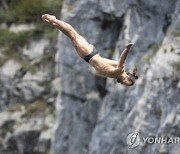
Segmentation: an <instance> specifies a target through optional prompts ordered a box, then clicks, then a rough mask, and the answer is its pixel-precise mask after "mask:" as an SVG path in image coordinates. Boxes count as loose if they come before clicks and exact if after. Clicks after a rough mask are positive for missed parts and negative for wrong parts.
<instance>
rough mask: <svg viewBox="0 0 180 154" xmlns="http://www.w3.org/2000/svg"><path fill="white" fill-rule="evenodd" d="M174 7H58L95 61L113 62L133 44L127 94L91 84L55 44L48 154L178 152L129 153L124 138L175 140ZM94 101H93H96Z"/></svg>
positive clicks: (171, 153)
mask: <svg viewBox="0 0 180 154" xmlns="http://www.w3.org/2000/svg"><path fill="white" fill-rule="evenodd" d="M179 12H180V1H178V0H171V1H156V0H148V1H142V0H139V1H131V0H127V1H125V0H124V1H123V0H118V1H117V0H112V1H109V0H100V1H95V0H87V1H84V0H79V1H70V0H65V1H64V5H63V8H62V17H61V19H62V20H63V21H67V22H69V23H70V24H71V25H72V26H73V27H75V29H76V30H77V31H78V32H79V33H80V34H81V35H83V36H84V37H85V38H86V39H87V40H88V41H89V42H90V43H92V44H93V45H95V46H96V47H98V49H99V52H100V54H101V55H103V56H105V57H107V58H114V59H118V57H119V54H120V52H121V51H122V49H123V48H124V43H125V42H127V41H132V42H135V45H134V46H133V48H132V50H131V51H130V54H129V55H128V59H127V62H126V67H127V68H131V67H132V66H133V65H134V63H136V64H137V66H138V68H139V71H140V78H139V79H138V81H137V82H136V84H135V85H134V86H133V87H130V88H127V87H123V86H122V85H119V84H116V83H115V82H113V81H112V80H111V79H105V78H101V77H98V76H95V75H93V74H92V73H91V71H90V68H91V66H89V65H88V64H87V63H85V62H84V61H83V60H82V59H80V58H79V57H78V55H77V54H76V52H75V49H74V48H73V46H72V44H71V42H70V40H69V39H68V38H67V37H66V36H64V35H62V34H61V35H60V37H59V44H58V49H59V53H58V54H59V58H60V59H59V62H60V65H61V72H60V73H61V90H62V92H61V94H60V95H59V97H58V99H57V104H56V106H57V120H56V124H55V130H56V131H55V136H54V139H53V146H52V152H53V154H59V153H63V154H76V153H77V154H124V153H126V154H144V153H146V154H152V153H153V154H158V153H168V154H179V153H180V149H179V147H180V146H179V144H180V143H176V144H175V143H174V144H147V143H146V144H145V143H142V144H140V145H139V146H138V147H136V148H135V149H129V148H128V146H127V143H126V136H127V135H128V134H129V133H132V132H139V134H140V137H141V138H142V137H147V136H156V137H157V136H167V137H180V131H179V130H180V112H179V110H180V104H179V102H180V95H179V92H180V88H179V85H180V81H179V78H180V73H179V71H180V66H179V64H180V56H179V53H180V48H179V44H180V39H179V38H180V37H179V33H180V16H179V15H180V13H179ZM97 94H98V95H97Z"/></svg>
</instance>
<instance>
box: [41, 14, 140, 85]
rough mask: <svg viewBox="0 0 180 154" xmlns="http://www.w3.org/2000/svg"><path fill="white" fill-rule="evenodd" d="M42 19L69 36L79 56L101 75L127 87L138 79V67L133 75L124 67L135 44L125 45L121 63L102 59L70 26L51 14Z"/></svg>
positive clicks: (43, 16)
mask: <svg viewBox="0 0 180 154" xmlns="http://www.w3.org/2000/svg"><path fill="white" fill-rule="evenodd" d="M42 19H43V20H44V21H46V22H48V23H50V24H52V25H53V26H55V27H56V28H58V29H59V30H60V31H61V32H63V33H64V34H65V35H66V36H68V37H69V38H70V39H71V41H72V43H73V46H74V47H75V49H76V52H77V54H78V55H79V56H80V57H81V58H82V59H84V60H85V61H86V62H88V63H89V64H91V65H92V66H93V67H94V68H95V69H96V71H97V72H98V73H99V74H101V75H103V76H106V77H110V78H114V79H116V80H117V82H119V83H121V84H123V85H126V86H132V85H133V84H134V82H135V79H138V75H137V68H136V67H135V68H134V70H133V72H132V73H130V72H126V71H125V67H124V63H125V60H126V57H127V54H128V52H129V50H130V48H131V46H132V45H133V44H134V43H128V44H126V45H125V49H124V50H123V52H122V54H121V56H120V59H119V61H115V60H110V59H107V58H104V57H101V56H100V54H99V53H98V51H97V49H96V48H95V47H94V46H93V45H92V44H90V43H88V42H87V41H86V40H85V38H83V37H82V36H81V35H79V34H78V33H77V32H76V30H75V29H74V28H73V27H72V26H71V25H70V24H68V23H66V22H63V21H60V20H58V19H57V18H56V17H55V16H53V15H49V14H44V15H42Z"/></svg>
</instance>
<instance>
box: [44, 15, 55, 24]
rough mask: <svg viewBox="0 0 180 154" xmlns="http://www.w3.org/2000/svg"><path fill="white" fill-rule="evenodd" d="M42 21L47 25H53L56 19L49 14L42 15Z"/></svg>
mask: <svg viewBox="0 0 180 154" xmlns="http://www.w3.org/2000/svg"><path fill="white" fill-rule="evenodd" d="M42 19H43V20H44V21H46V22H48V23H53V22H54V21H55V20H56V17H55V16H53V15H49V14H44V15H42Z"/></svg>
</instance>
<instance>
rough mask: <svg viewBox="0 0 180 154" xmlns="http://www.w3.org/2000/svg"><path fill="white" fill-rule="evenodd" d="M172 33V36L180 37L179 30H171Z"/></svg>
mask: <svg viewBox="0 0 180 154" xmlns="http://www.w3.org/2000/svg"><path fill="white" fill-rule="evenodd" d="M170 33H171V35H173V36H175V37H180V30H178V29H171V30H170Z"/></svg>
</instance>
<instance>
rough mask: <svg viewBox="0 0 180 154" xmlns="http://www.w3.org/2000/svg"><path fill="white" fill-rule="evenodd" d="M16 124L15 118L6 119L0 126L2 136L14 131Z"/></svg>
mask: <svg viewBox="0 0 180 154" xmlns="http://www.w3.org/2000/svg"><path fill="white" fill-rule="evenodd" d="M14 124H15V121H14V120H9V121H6V122H5V123H4V124H3V125H2V126H1V127H0V136H2V137H3V138H4V137H6V134H7V133H8V132H12V131H13V126H14Z"/></svg>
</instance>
